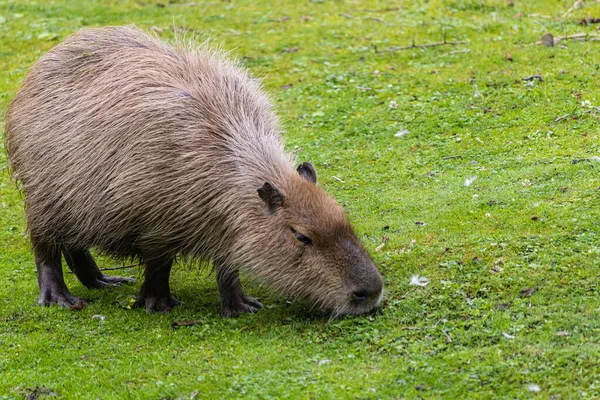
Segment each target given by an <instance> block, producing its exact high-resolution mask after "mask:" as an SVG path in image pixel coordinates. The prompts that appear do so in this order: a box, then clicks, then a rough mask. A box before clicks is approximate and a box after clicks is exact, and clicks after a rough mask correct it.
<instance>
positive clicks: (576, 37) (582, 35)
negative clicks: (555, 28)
mask: <svg viewBox="0 0 600 400" xmlns="http://www.w3.org/2000/svg"><path fill="white" fill-rule="evenodd" d="M561 40H580V41H584V42H587V41H596V40H600V36H596V35H591V34H589V33H576V34H574V35H567V36H556V37H555V38H554V44H557V43H558V42H560V41H561ZM530 44H542V41H541V40H540V41H537V42H533V43H530Z"/></svg>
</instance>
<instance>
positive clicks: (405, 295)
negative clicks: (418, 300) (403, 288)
mask: <svg viewBox="0 0 600 400" xmlns="http://www.w3.org/2000/svg"><path fill="white" fill-rule="evenodd" d="M415 290H417V288H416V287H415V288H412V289H410V290H409V291H408V292H406V293H404V294H403V295H402V296H401V297H400V299H405V298H406V297H407V296H408V295H409V294H411V293H412V292H414V291H415Z"/></svg>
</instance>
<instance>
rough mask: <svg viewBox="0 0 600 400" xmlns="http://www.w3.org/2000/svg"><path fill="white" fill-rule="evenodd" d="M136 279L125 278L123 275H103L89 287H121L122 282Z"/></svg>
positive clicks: (130, 281) (132, 281)
mask: <svg viewBox="0 0 600 400" xmlns="http://www.w3.org/2000/svg"><path fill="white" fill-rule="evenodd" d="M134 282H135V279H133V278H125V277H122V276H109V275H102V276H101V277H100V278H98V279H96V280H95V281H94V282H93V283H92V284H91V285H90V286H89V287H90V288H91V289H103V288H111V287H119V286H121V284H122V283H134Z"/></svg>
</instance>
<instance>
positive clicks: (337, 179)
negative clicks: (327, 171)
mask: <svg viewBox="0 0 600 400" xmlns="http://www.w3.org/2000/svg"><path fill="white" fill-rule="evenodd" d="M332 178H333V179H335V180H336V181H338V182H342V183H346V182H344V181H343V180H342V179H340V178H338V177H337V176H332Z"/></svg>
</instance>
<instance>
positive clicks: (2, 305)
mask: <svg viewBox="0 0 600 400" xmlns="http://www.w3.org/2000/svg"><path fill="white" fill-rule="evenodd" d="M513 3H514V4H513ZM574 3H577V4H575V5H574ZM590 17H591V18H598V17H600V4H598V3H597V2H594V1H592V0H586V1H585V2H581V1H578V2H574V0H568V1H567V0H562V1H558V0H531V1H525V0H523V1H521V0H514V2H513V1H508V0H429V1H425V0H423V1H401V0H400V1H398V2H385V1H358V0H356V1H346V2H342V1H329V0H313V1H308V0H303V1H285V2H284V1H281V2H275V1H251V0H243V1H242V0H240V1H235V0H232V1H230V2H229V1H212V2H207V1H196V2H195V3H190V2H188V1H186V0H184V1H181V2H180V1H169V0H160V1H155V0H136V1H91V0H86V1H66V0H54V1H51V2H45V1H40V0H37V1H25V0H16V1H12V0H0V121H2V120H3V118H2V116H3V115H4V113H5V112H6V109H7V107H8V104H9V102H10V100H11V99H12V97H13V96H14V95H15V94H16V92H17V90H18V88H19V85H20V83H21V81H22V79H23V77H24V75H25V73H26V71H27V70H28V68H29V67H30V66H31V65H32V63H33V62H34V61H35V60H36V59H37V58H38V57H40V56H41V55H42V54H43V53H44V52H46V51H47V50H48V49H50V48H51V47H53V46H54V45H56V44H57V43H59V42H60V41H61V40H63V39H64V38H66V37H67V36H68V35H70V34H71V33H73V32H75V31H77V30H79V29H83V28H85V27H88V26H103V25H121V24H128V23H135V24H137V25H139V26H141V27H144V28H146V29H153V30H154V31H156V32H158V34H160V36H162V37H163V38H164V39H165V40H171V39H172V38H173V28H172V26H173V24H175V25H176V26H177V27H178V28H177V29H181V28H185V29H190V30H196V31H197V33H198V40H199V41H200V40H205V39H208V38H211V40H212V41H213V42H214V43H217V44H222V46H223V47H224V48H225V49H228V50H231V53H232V54H233V55H234V56H235V57H237V58H240V59H243V60H244V63H245V64H246V65H247V67H248V68H249V69H250V70H251V71H252V72H253V73H254V74H256V75H258V76H260V77H262V78H263V80H264V84H265V86H266V88H267V89H268V90H269V92H270V93H272V96H273V98H274V101H275V102H276V104H277V107H278V110H279V113H280V115H281V119H282V122H283V125H284V129H285V134H284V135H285V141H286V144H287V147H288V149H289V150H290V151H294V152H295V153H297V155H298V159H300V160H306V161H311V162H312V163H313V164H314V165H315V167H316V169H317V171H318V173H319V175H320V182H321V185H322V186H323V187H324V188H325V189H326V190H327V191H329V192H330V193H332V194H333V195H334V196H335V197H336V198H337V199H339V201H340V202H341V203H343V204H344V205H345V207H346V210H347V212H348V213H349V215H350V218H351V219H352V221H353V222H354V224H355V227H356V231H357V234H358V235H359V237H360V238H361V240H362V241H363V242H364V244H365V245H366V246H367V248H368V249H369V250H370V251H371V253H372V255H373V258H374V260H375V262H376V264H377V265H378V266H379V267H380V270H381V271H382V274H383V276H384V279H385V283H386V299H385V301H384V303H383V306H382V307H381V309H380V310H379V311H377V312H375V313H373V314H371V315H367V316H360V317H348V318H339V319H336V320H333V321H329V320H328V318H327V317H324V316H322V315H315V314H310V313H308V312H307V309H306V308H305V307H304V306H302V305H298V304H294V303H289V302H288V301H287V300H286V299H285V298H281V297H278V296H274V295H272V294H270V293H269V292H268V291H267V290H265V289H263V288H260V287H249V288H248V293H250V294H253V295H258V296H259V297H260V298H261V299H262V301H263V303H264V304H265V306H266V307H265V309H264V310H261V311H260V312H259V313H257V314H254V315H243V316H242V317H240V318H238V319H229V320H224V319H222V318H221V317H220V315H219V312H220V304H219V295H218V291H217V286H216V283H215V278H214V275H212V274H211V273H210V270H209V269H207V268H204V269H202V268H197V267H189V266H188V267H186V266H178V267H176V268H175V270H174V273H173V275H172V282H171V287H172V288H173V291H174V295H175V296H176V297H177V298H179V299H181V300H182V301H183V303H184V304H183V305H182V306H180V307H177V308H176V309H175V310H174V311H173V312H172V313H171V314H168V315H147V314H146V313H145V312H144V311H143V310H139V309H136V310H130V309H127V305H128V304H129V302H128V299H129V298H130V296H131V295H134V294H135V293H136V292H137V290H138V289H139V285H140V283H139V281H138V283H137V284H135V285H129V286H124V287H122V288H119V289H116V290H109V291H104V292H99V291H92V290H86V289H84V288H83V287H82V285H81V284H80V283H79V282H77V281H76V279H75V278H74V277H73V275H72V274H66V275H67V276H66V279H67V285H68V286H69V287H70V288H71V290H72V292H73V293H74V294H76V295H79V296H82V297H84V298H85V299H87V300H89V301H90V304H89V306H88V307H87V308H85V309H83V310H81V311H70V310H67V309H61V308H59V307H49V308H41V307H38V306H37V305H36V299H37V295H38V289H37V282H36V276H35V266H34V263H33V257H32V253H31V251H30V248H29V244H28V238H27V235H26V233H25V223H24V212H23V206H22V197H21V194H20V193H19V192H18V191H17V190H16V189H15V185H14V183H13V182H11V181H10V179H9V176H8V172H7V169H6V153H5V151H4V149H3V148H2V149H0V399H13V398H24V397H26V396H29V397H28V398H44V397H50V396H58V397H61V398H65V399H84V398H85V399H88V398H89V399H95V398H102V399H111V398H131V399H134V398H147V399H159V398H168V399H179V398H182V399H183V398H185V399H188V398H194V397H195V398H237V397H248V398H261V399H262V398H294V399H296V398H306V399H308V398H311V399H312V398H318V399H321V398H358V399H378V398H384V399H385V398H417V397H422V398H428V399H434V398H492V397H494V398H511V399H513V398H530V397H540V398H552V399H558V398H562V399H568V398H598V397H599V396H600V363H599V362H598V360H599V358H600V295H599V293H598V289H599V286H600V277H599V274H598V270H599V268H600V257H599V255H600V246H599V244H600V241H599V239H600V238H599V235H600V233H599V229H600V158H598V157H599V156H600V138H599V130H598V119H599V116H600V111H599V110H600V109H599V108H597V107H598V106H600V92H599V90H598V89H599V82H600V72H599V70H600V60H599V58H598V54H600V42H598V41H593V40H572V39H563V40H560V41H557V43H556V45H555V46H553V47H547V46H544V45H541V44H535V42H538V41H540V38H541V36H542V35H543V34H545V33H548V32H550V33H552V34H553V35H554V37H555V38H558V37H564V36H568V35H574V34H579V33H587V34H589V35H600V34H597V33H596V32H597V31H596V26H598V25H595V24H593V23H588V24H587V25H583V24H581V23H579V22H578V21H579V20H581V19H585V18H590ZM444 40H446V41H451V42H461V43H459V44H456V45H451V44H446V45H440V46H432V47H428V48H419V47H417V48H411V49H403V50H398V51H394V52H391V51H387V52H381V51H382V50H387V49H390V48H392V47H394V46H410V45H411V44H412V43H415V44H416V45H423V44H427V43H436V42H443V41H444ZM537 74H539V75H540V77H541V78H542V79H537V78H532V80H524V79H523V78H527V77H531V76H533V75H537ZM2 130H3V126H2V122H0V131H2ZM0 146H2V145H1V144H0ZM100 262H101V267H106V268H114V267H118V266H119V265H120V264H119V263H118V262H117V261H115V260H112V259H110V258H106V257H104V258H100ZM111 272H117V273H121V274H131V275H136V276H137V277H138V278H140V277H141V271H140V270H139V269H138V268H136V267H132V268H130V269H125V270H124V271H123V270H120V271H111ZM417 274H418V275H419V276H423V277H426V278H428V279H429V284H428V285H427V286H424V287H421V286H414V285H410V281H411V277H412V276H413V275H417ZM98 316H102V317H103V319H102V318H100V317H98ZM178 320H200V321H202V324H199V325H195V326H192V327H180V328H171V323H172V322H173V321H178Z"/></svg>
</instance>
